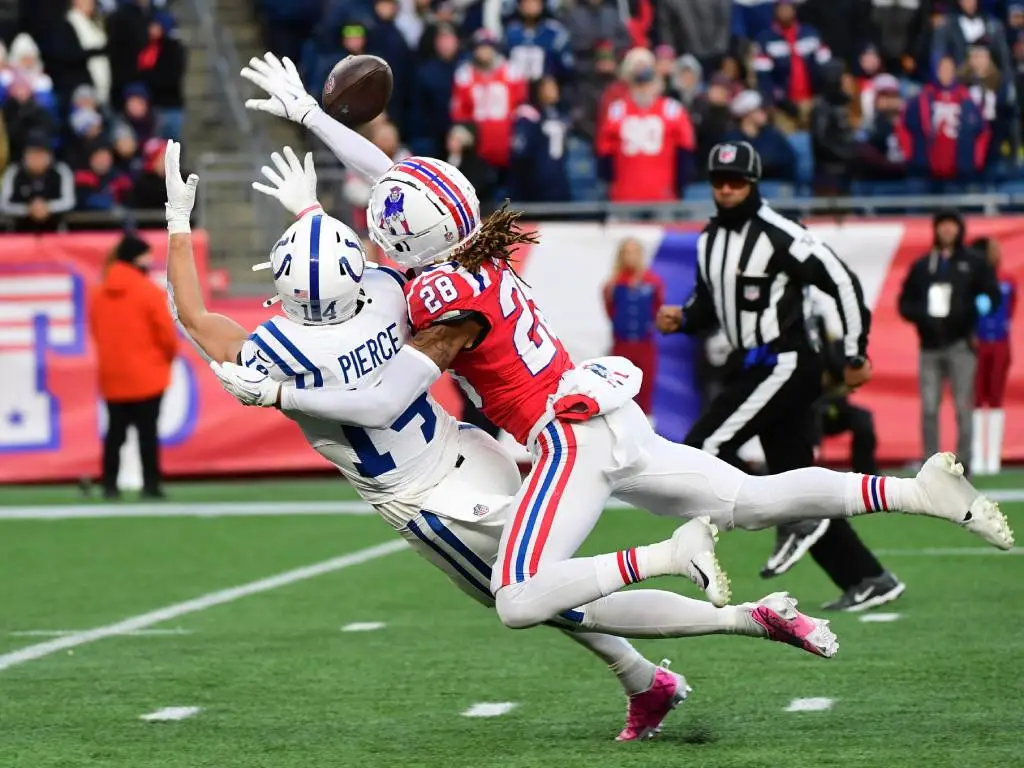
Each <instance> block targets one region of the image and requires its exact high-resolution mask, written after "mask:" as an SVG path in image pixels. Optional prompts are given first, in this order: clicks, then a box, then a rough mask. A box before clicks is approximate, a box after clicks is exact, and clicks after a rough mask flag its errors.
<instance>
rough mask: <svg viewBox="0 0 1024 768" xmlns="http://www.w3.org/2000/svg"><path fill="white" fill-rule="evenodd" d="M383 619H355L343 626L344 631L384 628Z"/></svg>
mask: <svg viewBox="0 0 1024 768" xmlns="http://www.w3.org/2000/svg"><path fill="white" fill-rule="evenodd" d="M384 626H385V625H384V622H383V621H353V622H352V623H351V624H346V625H345V626H344V627H342V628H341V631H342V632H373V630H375V629H384Z"/></svg>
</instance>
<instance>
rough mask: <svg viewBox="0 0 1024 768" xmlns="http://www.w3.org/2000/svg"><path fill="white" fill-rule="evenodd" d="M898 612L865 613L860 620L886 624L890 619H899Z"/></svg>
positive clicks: (868, 622) (866, 622)
mask: <svg viewBox="0 0 1024 768" xmlns="http://www.w3.org/2000/svg"><path fill="white" fill-rule="evenodd" d="M899 619H900V614H898V613H865V614H864V615H863V616H861V617H860V620H861V621H862V622H864V623H865V624H887V623H889V622H890V621H899Z"/></svg>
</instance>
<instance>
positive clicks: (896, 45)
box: [256, 0, 1024, 203]
mask: <svg viewBox="0 0 1024 768" xmlns="http://www.w3.org/2000/svg"><path fill="white" fill-rule="evenodd" d="M256 2H257V3H258V7H259V9H260V12H261V14H262V17H263V19H264V21H265V26H266V30H267V42H268V45H269V46H270V47H271V48H272V49H273V50H274V51H275V52H276V53H278V54H280V55H287V56H290V57H292V58H293V59H294V60H296V61H297V62H301V69H302V72H303V74H304V77H305V79H306V82H307V85H308V86H309V88H310V90H311V91H312V92H314V93H318V92H319V90H320V89H321V87H322V85H323V82H324V80H325V78H326V75H327V73H328V71H329V70H330V68H331V67H332V66H333V65H334V64H335V63H336V62H337V61H338V59H339V58H341V57H342V56H344V55H346V54H350V53H371V54H376V55H378V56H381V57H382V58H384V59H386V60H387V61H388V62H389V63H390V65H391V67H392V69H393V71H394V76H395V92H394V96H393V98H392V102H391V105H390V107H389V111H388V112H389V113H388V119H389V121H390V122H389V123H385V122H384V121H378V123H377V124H374V125H371V126H370V128H369V131H370V134H371V137H372V138H373V139H374V141H376V142H377V143H378V144H379V145H380V146H381V147H382V148H384V149H385V151H388V152H390V153H392V155H393V156H397V155H399V154H400V153H403V152H412V153H417V154H428V155H433V156H438V157H446V158H449V160H450V161H453V162H454V163H455V164H456V165H458V166H459V167H460V168H461V169H462V170H463V171H464V172H465V173H466V175H467V176H469V178H470V179H471V180H472V181H473V183H474V184H475V185H476V186H477V189H478V190H480V191H481V197H482V198H491V199H493V198H495V197H496V196H497V195H498V194H508V195H510V196H511V197H512V198H513V199H515V200H517V201H524V202H547V201H562V200H570V199H576V200H591V199H598V198H599V197H600V196H602V195H603V194H604V193H603V190H604V189H607V194H608V197H609V198H610V199H612V200H615V201H660V200H674V199H679V198H680V197H688V196H693V195H706V194H707V191H706V189H705V187H706V185H696V186H693V185H691V183H692V182H694V181H696V180H699V179H700V177H701V173H702V168H703V159H704V157H705V156H706V153H707V150H708V148H709V147H710V146H712V145H713V144H714V143H715V142H717V141H719V140H721V139H722V138H728V137H734V138H737V139H739V138H741V137H742V138H746V139H748V140H749V141H751V142H752V143H753V144H754V145H755V146H756V147H757V149H758V151H759V152H760V153H761V156H762V157H763V159H764V171H765V177H766V179H767V180H768V182H767V187H768V193H769V194H787V193H790V194H791V193H793V192H794V191H802V192H813V193H814V194H819V195H820V194H844V193H851V192H852V193H863V194H873V193H874V194H884V193H892V194H900V193H915V192H916V193H922V192H937V193H944V192H948V193H958V192H962V191H965V190H969V189H975V188H977V189H985V188H991V187H992V186H993V185H999V184H1004V185H1006V184H1013V183H1015V181H1016V180H1017V179H1018V176H1019V171H1018V165H1019V152H1020V133H1021V130H1020V109H1019V106H1018V100H1017V95H1016V94H1017V90H1018V89H1017V80H1018V78H1019V77H1020V76H1021V75H1022V74H1024V3H1018V2H1012V0H1011V1H1009V2H1008V1H1007V0H900V2H894V1H893V0H802V2H798V1H797V0H621V2H615V1H614V0H561V1H560V2H559V0H482V1H481V0H256ZM598 180H602V181H604V182H606V183H607V186H606V185H605V184H600V183H598ZM688 185H691V186H690V187H689V190H688ZM358 197H359V195H358V193H356V194H355V196H354V198H353V202H355V203H358V202H359V200H358Z"/></svg>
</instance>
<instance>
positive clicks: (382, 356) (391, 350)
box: [338, 323, 402, 384]
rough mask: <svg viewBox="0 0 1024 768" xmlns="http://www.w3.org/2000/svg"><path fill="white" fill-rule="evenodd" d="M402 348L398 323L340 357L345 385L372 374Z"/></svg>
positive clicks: (339, 361)
mask: <svg viewBox="0 0 1024 768" xmlns="http://www.w3.org/2000/svg"><path fill="white" fill-rule="evenodd" d="M401 347H402V341H401V339H399V338H398V323H392V324H391V325H389V326H388V327H387V328H385V329H384V330H383V331H381V332H380V333H378V334H377V335H376V337H374V338H371V339H367V340H366V341H364V342H363V343H362V344H360V345H359V346H358V347H355V348H354V349H351V350H350V351H348V352H346V353H345V354H344V355H339V356H338V365H340V366H341V374H342V376H344V377H345V383H346V384H350V383H352V382H353V381H355V380H356V379H360V378H362V377H363V376H366V375H367V374H368V373H371V372H372V371H373V370H374V369H375V368H377V366H380V365H383V364H384V363H385V362H386V361H388V360H390V359H391V358H392V357H394V356H395V353H396V352H398V350H399V349H401Z"/></svg>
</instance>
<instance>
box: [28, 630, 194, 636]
mask: <svg viewBox="0 0 1024 768" xmlns="http://www.w3.org/2000/svg"><path fill="white" fill-rule="evenodd" d="M88 631H89V630H86V629H23V630H15V631H14V632H10V633H8V634H10V636H11V637H67V636H68V635H79V634H81V633H82V632H88ZM121 634H123V635H130V636H131V637H163V636H165V635H191V634H192V630H191V629H136V630H133V631H131V632H122V633H121Z"/></svg>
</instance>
